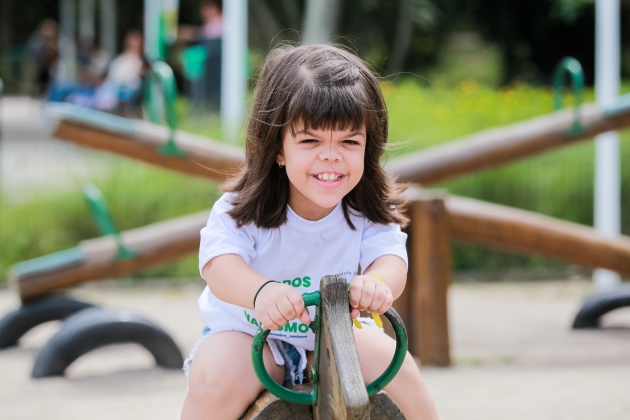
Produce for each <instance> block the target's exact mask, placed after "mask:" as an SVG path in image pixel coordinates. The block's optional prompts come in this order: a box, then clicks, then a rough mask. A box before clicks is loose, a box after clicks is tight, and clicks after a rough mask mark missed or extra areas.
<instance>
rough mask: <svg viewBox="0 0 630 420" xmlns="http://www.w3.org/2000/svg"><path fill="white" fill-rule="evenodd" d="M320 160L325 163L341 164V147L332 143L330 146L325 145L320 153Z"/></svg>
mask: <svg viewBox="0 0 630 420" xmlns="http://www.w3.org/2000/svg"><path fill="white" fill-rule="evenodd" d="M319 158H320V159H321V160H323V161H324V162H330V163H335V162H340V161H341V158H342V154H341V149H340V146H339V145H338V144H335V143H334V142H332V141H331V142H330V143H329V144H325V145H324V147H322V150H321V151H320V153H319Z"/></svg>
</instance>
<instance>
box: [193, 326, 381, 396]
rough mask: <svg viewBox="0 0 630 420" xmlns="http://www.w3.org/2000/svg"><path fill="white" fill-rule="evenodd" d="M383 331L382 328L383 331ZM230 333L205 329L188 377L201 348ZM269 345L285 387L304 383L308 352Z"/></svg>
mask: <svg viewBox="0 0 630 420" xmlns="http://www.w3.org/2000/svg"><path fill="white" fill-rule="evenodd" d="M357 319H358V320H359V322H360V323H361V324H362V325H366V326H370V327H373V328H378V327H377V326H376V323H375V322H374V320H373V319H372V318H370V317H359V318H357ZM382 330H383V329H382V328H381V331H382ZM228 331H229V330H221V331H212V330H211V329H210V328H208V327H204V328H203V331H202V332H201V338H200V339H199V340H197V343H195V346H194V347H193V348H192V350H191V351H190V355H189V356H188V358H187V359H186V360H185V361H184V367H183V370H184V373H185V374H186V377H188V376H189V375H190V366H191V364H192V361H193V358H194V357H195V354H196V353H197V350H199V347H201V345H202V344H203V343H205V342H206V341H207V340H208V339H209V338H210V337H212V336H214V335H216V334H220V333H222V332H228ZM233 331H237V330H233ZM267 343H268V344H269V348H270V349H271V353H272V354H273V358H274V361H275V362H276V364H277V365H278V366H284V386H292V385H297V384H301V383H302V382H303V381H304V370H305V369H306V351H305V350H304V349H303V348H301V347H297V346H294V345H293V344H290V343H287V342H285V341H282V340H276V339H269V338H268V339H267Z"/></svg>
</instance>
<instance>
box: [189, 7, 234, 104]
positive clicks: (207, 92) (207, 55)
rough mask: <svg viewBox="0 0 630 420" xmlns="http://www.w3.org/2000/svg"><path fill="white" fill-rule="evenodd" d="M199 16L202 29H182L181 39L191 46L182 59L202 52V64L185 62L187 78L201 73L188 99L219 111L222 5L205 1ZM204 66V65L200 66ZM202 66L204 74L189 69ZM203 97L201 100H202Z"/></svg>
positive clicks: (192, 86) (192, 82) (192, 83)
mask: <svg viewBox="0 0 630 420" xmlns="http://www.w3.org/2000/svg"><path fill="white" fill-rule="evenodd" d="M199 14H200V15H201V19H202V21H203V23H202V25H201V26H199V27H195V26H189V25H182V26H180V28H179V36H178V37H179V39H180V40H182V41H185V42H187V43H188V44H189V47H188V48H187V50H186V51H185V52H184V54H183V57H186V56H188V57H192V56H195V55H196V54H195V52H193V51H194V50H195V49H198V48H200V47H202V48H203V53H204V54H203V56H204V58H203V60H186V59H183V60H182V65H183V66H184V74H195V73H201V74H202V75H201V77H200V79H199V80H188V82H189V83H190V86H191V88H190V89H189V90H190V92H189V96H190V97H191V99H192V100H193V102H195V103H196V104H202V105H204V106H205V107H207V108H208V110H210V111H219V107H220V102H221V44H222V37H223V2H222V1H221V0H204V1H202V2H201V6H200V8H199ZM200 62H201V64H200ZM191 65H201V66H203V71H199V72H197V71H195V70H194V69H187V68H186V66H191ZM200 96H201V97H200Z"/></svg>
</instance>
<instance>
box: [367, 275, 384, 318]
mask: <svg viewBox="0 0 630 420" xmlns="http://www.w3.org/2000/svg"><path fill="white" fill-rule="evenodd" d="M368 276H372V277H374V278H375V279H377V280H379V281H380V282H381V283H383V284H386V283H385V280H383V279H382V278H381V276H379V275H378V274H375V273H369V274H368ZM372 319H373V320H374V322H375V323H376V326H377V327H379V328H383V321H381V317H380V316H378V315H376V314H375V313H373V314H372Z"/></svg>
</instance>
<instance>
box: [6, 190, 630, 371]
mask: <svg viewBox="0 0 630 420" xmlns="http://www.w3.org/2000/svg"><path fill="white" fill-rule="evenodd" d="M408 198H409V200H410V202H409V205H408V209H407V211H408V212H409V214H410V216H411V219H412V223H411V225H410V227H409V229H408V233H409V235H410V237H409V240H408V247H409V254H410V256H411V258H410V267H409V280H408V282H407V288H406V291H405V293H404V294H403V296H402V297H401V298H400V299H399V300H398V301H397V302H396V304H395V305H396V307H397V309H398V310H399V311H400V313H401V315H402V317H403V319H404V320H405V322H406V323H407V324H408V326H409V328H410V331H411V334H410V337H411V341H410V350H411V351H412V353H414V354H416V355H419V356H420V358H421V360H423V362H424V363H432V364H437V365H447V364H448V363H449V358H448V347H449V346H448V328H447V323H446V289H447V287H448V282H449V281H448V278H449V277H450V274H449V273H450V238H455V239H462V240H465V241H470V242H474V243H480V244H483V245H487V246H491V247H496V248H499V249H503V250H506V249H507V250H511V251H515V252H519V253H525V254H535V255H542V256H546V257H550V258H556V259H559V260H561V261H565V262H568V263H571V264H578V265H583V266H591V267H603V268H608V269H610V270H615V271H618V272H621V273H624V274H630V238H626V237H621V238H617V239H610V238H605V237H603V236H602V235H601V234H599V233H598V232H597V231H595V230H594V229H593V228H591V227H588V226H583V225H579V224H576V223H570V222H566V221H562V220H558V219H554V218H552V217H548V216H543V215H540V214H536V213H533V212H529V211H525V210H520V209H514V208H509V207H506V206H502V205H498V204H490V203H485V202H482V201H479V200H474V199H470V198H463V197H456V196H446V195H444V194H439V193H438V194H436V192H435V191H432V190H424V189H420V188H411V189H410V190H409V191H408ZM206 218H207V212H202V213H199V214H196V215H189V216H184V217H180V218H176V219H172V220H169V221H166V222H159V223H155V224H152V225H149V226H145V227H142V228H137V229H132V230H129V231H124V232H121V233H120V234H117V233H116V232H114V233H110V234H107V235H106V236H103V237H100V238H95V239H91V240H87V241H83V242H82V243H81V244H80V245H79V246H78V247H76V248H72V249H70V250H67V251H62V252H60V253H57V254H52V255H49V256H45V257H40V258H37V259H34V260H30V261H25V262H23V263H21V264H18V265H16V266H14V267H13V269H12V270H11V272H10V283H11V284H12V286H13V287H14V288H15V289H16V290H17V292H18V294H19V296H20V297H21V299H22V301H23V302H24V304H23V306H22V307H20V308H19V309H17V310H15V311H13V312H11V313H9V314H8V315H6V316H5V318H4V319H3V320H2V321H1V322H0V344H1V343H4V344H3V345H2V346H1V347H8V346H11V345H15V344H17V341H18V340H19V338H20V337H21V336H22V335H23V334H25V333H26V332H27V331H28V330H30V329H31V328H33V327H35V326H36V325H39V324H41V323H43V322H46V321H49V320H52V319H62V318H65V317H67V316H69V315H72V314H74V313H75V312H78V311H81V310H82V309H84V308H85V307H87V306H89V304H87V303H82V302H77V301H74V300H72V299H69V298H64V297H60V296H56V295H54V293H55V292H60V291H63V290H65V289H68V288H70V287H72V286H76V285H79V284H81V283H84V282H88V281H94V280H99V279H106V278H112V277H116V276H121V275H126V274H129V273H133V272H135V271H138V270H141V269H143V268H145V267H148V266H151V265H153V264H157V263H158V262H164V261H169V260H174V259H176V258H179V257H181V256H183V255H186V254H189V253H194V252H196V251H197V247H198V241H199V230H200V229H201V228H202V227H203V226H204V225H205V222H206ZM101 224H103V223H101ZM104 232H106V231H104ZM431 282H435V284H433V285H432V286H430V287H426V285H427V283H429V284H430V283H431ZM423 284H424V285H425V286H421V285H423ZM617 307H619V306H617ZM42 308H44V309H42ZM607 308H608V310H612V309H614V308H612V307H611V303H610V299H609V302H608V306H607ZM611 308H612V309H611ZM42 311H44V312H45V313H47V314H48V315H46V316H42V315H41V313H42ZM605 312H607V311H604V312H602V311H601V308H600V307H597V308H595V310H589V311H588V312H587V313H586V314H585V315H584V316H583V318H584V319H586V320H588V323H589V324H588V325H593V323H595V324H596V323H597V320H598V319H599V317H600V316H601V315H603V314H604V313H605ZM578 326H579V325H578ZM102 345H105V344H102Z"/></svg>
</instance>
